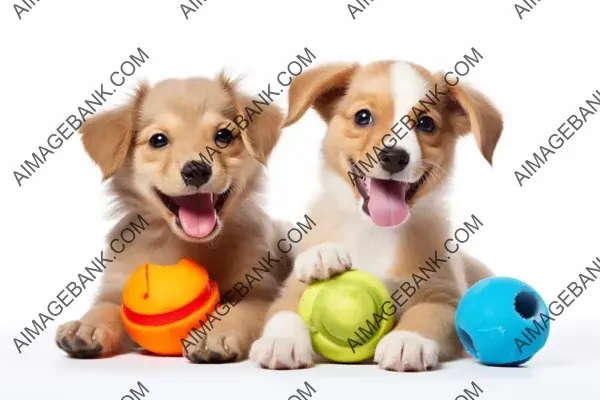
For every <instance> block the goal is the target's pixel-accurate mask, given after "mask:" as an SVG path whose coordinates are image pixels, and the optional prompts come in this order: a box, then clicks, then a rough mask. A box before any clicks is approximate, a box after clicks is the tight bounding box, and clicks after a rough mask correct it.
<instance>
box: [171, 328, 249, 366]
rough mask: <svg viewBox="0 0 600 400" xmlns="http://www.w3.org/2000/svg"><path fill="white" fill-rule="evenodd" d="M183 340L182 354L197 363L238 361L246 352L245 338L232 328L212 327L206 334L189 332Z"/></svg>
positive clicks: (244, 356)
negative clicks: (220, 329) (229, 329)
mask: <svg viewBox="0 0 600 400" xmlns="http://www.w3.org/2000/svg"><path fill="white" fill-rule="evenodd" d="M239 329H242V328H239ZM185 340H186V341H187V343H185V344H184V347H183V355H184V356H185V357H186V358H187V359H188V360H190V361H191V362H193V363H197V364H207V363H210V364H220V363H227V362H233V361H240V360H243V359H244V358H246V355H247V354H248V346H244V342H245V340H242V338H240V337H239V335H238V334H237V333H236V332H235V331H233V330H231V331H226V332H218V331H216V330H214V329H213V331H212V332H210V333H208V334H207V335H202V334H199V333H194V334H189V335H188V336H187V338H186V339H185ZM188 343H191V344H188Z"/></svg>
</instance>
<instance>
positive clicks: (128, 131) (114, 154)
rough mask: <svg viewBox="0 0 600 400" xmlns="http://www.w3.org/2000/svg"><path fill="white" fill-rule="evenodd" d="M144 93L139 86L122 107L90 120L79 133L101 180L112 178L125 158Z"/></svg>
mask: <svg viewBox="0 0 600 400" xmlns="http://www.w3.org/2000/svg"><path fill="white" fill-rule="evenodd" d="M148 89H149V87H148V84H147V83H145V82H144V83H142V84H140V86H139V87H138V88H137V90H136V92H135V94H134V95H133V96H132V99H131V100H130V101H129V102H128V103H127V104H126V105H124V106H121V107H119V108H117V109H114V110H109V111H105V112H103V113H101V114H97V115H95V116H93V117H92V118H90V119H89V120H87V121H86V122H85V123H84V124H83V126H82V127H81V129H80V130H79V132H80V133H81V134H82V137H81V141H82V142H83V147H84V148H85V151H86V152H87V153H88V155H89V156H90V158H91V159H92V160H93V161H94V162H95V163H96V164H97V165H98V166H99V167H100V170H101V171H102V178H103V180H105V179H108V178H110V177H111V176H113V175H114V173H115V172H117V170H118V169H119V168H120V167H121V166H122V165H123V162H124V161H125V158H126V157H127V153H128V152H129V148H130V147H131V144H132V142H133V136H134V133H135V125H136V122H137V119H138V112H139V109H140V106H141V103H142V101H143V99H144V97H145V96H146V94H147V92H148Z"/></svg>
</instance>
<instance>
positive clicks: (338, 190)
mask: <svg viewBox="0 0 600 400" xmlns="http://www.w3.org/2000/svg"><path fill="white" fill-rule="evenodd" d="M322 173H323V175H322V179H323V186H324V189H325V191H326V194H325V198H327V199H329V200H328V201H331V202H332V203H333V204H336V206H337V209H338V210H339V211H340V212H342V213H343V215H344V217H343V221H344V222H343V223H342V224H341V225H340V226H338V227H337V233H336V234H335V235H332V238H333V237H335V238H337V240H338V241H337V242H336V244H337V245H339V246H342V247H343V248H344V249H346V251H347V252H348V253H349V255H350V261H351V262H352V268H355V269H360V270H363V271H366V272H368V273H370V274H371V275H373V276H375V277H377V278H379V279H380V280H382V281H384V280H385V279H386V278H387V277H388V275H389V274H388V273H389V270H390V269H391V268H392V266H393V265H394V263H395V262H396V260H397V257H398V242H399V240H398V231H399V230H401V229H403V227H402V226H401V227H395V228H383V227H380V226H376V225H375V224H374V223H373V221H371V219H370V218H369V217H368V216H367V215H365V213H364V212H363V211H362V210H361V209H360V207H361V206H362V201H360V202H357V201H356V199H355V198H354V195H353V194H352V190H351V188H350V187H349V186H348V184H347V182H344V181H343V179H342V178H341V177H339V176H338V175H336V174H335V173H334V172H332V171H331V170H329V169H328V168H327V167H324V168H323V172H322ZM357 204H358V206H357Z"/></svg>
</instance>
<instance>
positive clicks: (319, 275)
mask: <svg viewBox="0 0 600 400" xmlns="http://www.w3.org/2000/svg"><path fill="white" fill-rule="evenodd" d="M351 267H352V261H351V260H350V255H349V254H348V252H347V251H346V249H345V248H344V246H342V245H340V244H339V243H334V242H329V243H322V244H320V245H317V246H314V247H311V248H310V249H308V250H306V251H304V252H302V253H300V255H298V257H297V258H296V261H295V262H294V274H295V275H296V278H298V280H300V281H301V282H307V283H308V282H311V281H313V280H321V281H324V280H326V279H329V278H331V277H332V276H334V275H336V274H339V273H341V272H344V271H346V270H347V269H350V268H351Z"/></svg>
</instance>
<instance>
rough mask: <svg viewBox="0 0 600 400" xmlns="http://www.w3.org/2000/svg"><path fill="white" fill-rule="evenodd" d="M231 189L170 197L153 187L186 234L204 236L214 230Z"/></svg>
mask: <svg viewBox="0 0 600 400" xmlns="http://www.w3.org/2000/svg"><path fill="white" fill-rule="evenodd" d="M230 191H231V189H227V190H226V191H225V192H223V193H221V194H215V193H196V194H191V195H187V196H177V197H171V196H168V195H166V194H164V193H163V192H161V191H160V190H158V189H156V188H154V192H155V193H156V194H157V196H158V198H159V199H160V200H161V201H162V202H163V204H164V205H165V207H167V208H168V209H169V211H171V212H172V213H173V214H174V215H175V222H176V224H177V226H179V227H180V228H181V229H182V230H183V231H184V232H185V233H186V234H187V235H188V236H191V237H194V238H205V237H207V236H209V235H210V234H211V233H213V231H214V230H215V228H216V226H217V216H218V215H219V213H220V212H221V210H222V209H223V206H224V205H225V202H226V201H227V198H228V197H229V193H230Z"/></svg>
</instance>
